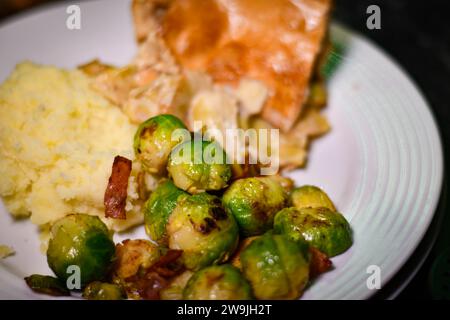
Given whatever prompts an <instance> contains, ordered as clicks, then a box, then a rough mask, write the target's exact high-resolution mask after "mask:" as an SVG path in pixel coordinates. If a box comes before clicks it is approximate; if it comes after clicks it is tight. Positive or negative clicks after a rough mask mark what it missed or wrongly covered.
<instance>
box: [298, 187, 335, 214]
mask: <svg viewBox="0 0 450 320" xmlns="http://www.w3.org/2000/svg"><path fill="white" fill-rule="evenodd" d="M289 202H290V204H291V205H292V206H294V207H296V208H298V209H301V208H320V207H324V208H328V209H330V210H331V211H336V208H335V207H334V204H333V202H332V201H331V200H330V198H329V197H328V195H327V194H326V193H325V192H324V191H323V190H322V189H320V188H318V187H315V186H302V187H299V188H295V189H294V190H292V192H291V194H290V196H289Z"/></svg>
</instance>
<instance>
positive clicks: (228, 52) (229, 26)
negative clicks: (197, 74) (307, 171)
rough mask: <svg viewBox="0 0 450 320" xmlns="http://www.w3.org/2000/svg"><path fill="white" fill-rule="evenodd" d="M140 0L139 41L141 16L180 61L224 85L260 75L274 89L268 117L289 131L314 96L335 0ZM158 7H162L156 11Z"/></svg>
mask: <svg viewBox="0 0 450 320" xmlns="http://www.w3.org/2000/svg"><path fill="white" fill-rule="evenodd" d="M136 2H140V3H143V2H146V3H147V5H146V6H147V11H145V12H146V14H147V15H146V14H145V13H143V12H141V13H139V14H138V13H136V12H135V23H136V24H137V27H136V32H137V37H138V39H140V40H143V39H144V38H143V37H142V34H143V33H144V32H143V31H142V30H145V24H144V23H143V22H142V21H144V20H145V21H146V23H147V27H148V24H149V22H148V21H149V20H151V21H152V23H155V24H156V25H157V29H158V30H159V32H160V34H161V36H162V37H163V38H164V40H165V42H166V44H167V45H168V47H169V48H170V50H171V52H172V54H173V55H174V57H175V59H176V60H177V62H178V63H179V64H180V65H181V66H182V67H184V68H187V69H191V70H195V71H202V72H207V73H209V74H210V75H211V76H212V78H213V79H214V80H215V82H218V83H225V84H231V85H238V83H239V81H240V80H241V79H242V78H243V77H246V78H251V79H256V80H260V81H262V82H263V83H264V84H265V85H266V86H267V87H268V88H269V97H268V99H267V102H266V104H265V106H264V108H263V110H262V117H263V118H264V119H265V120H266V121H268V122H270V123H271V124H272V125H273V126H275V127H278V128H281V129H282V130H284V131H288V130H289V129H291V128H292V126H293V125H294V123H295V121H296V120H297V118H298V116H299V114H300V112H301V109H302V105H303V104H304V102H305V100H306V98H307V96H308V87H309V82H310V79H311V75H312V73H313V70H314V66H315V62H316V58H317V56H318V54H319V52H320V50H321V47H322V43H323V40H324V38H325V36H326V32H327V27H328V19H329V11H330V7H331V2H332V1H331V0H271V1H267V0H171V1H170V0H165V1H164V0H147V1H145V0H140V1H138V0H135V3H136ZM161 2H164V6H163V5H161ZM157 5H159V8H164V9H162V11H161V10H160V11H159V13H158V15H156V13H155V12H156V11H155V9H154V8H155V7H157ZM133 6H136V4H133ZM141 6H142V4H141ZM149 8H153V9H149ZM164 10H166V12H165V13H163V11H164ZM152 12H153V13H152ZM149 16H152V18H149ZM142 17H145V18H142ZM141 18H142V19H141ZM141 20H142V21H141ZM147 30H148V29H147ZM139 31H140V32H139Z"/></svg>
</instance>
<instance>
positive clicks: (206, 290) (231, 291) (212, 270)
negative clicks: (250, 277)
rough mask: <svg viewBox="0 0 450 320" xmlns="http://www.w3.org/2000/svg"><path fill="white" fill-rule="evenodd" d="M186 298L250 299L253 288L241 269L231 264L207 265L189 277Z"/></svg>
mask: <svg viewBox="0 0 450 320" xmlns="http://www.w3.org/2000/svg"><path fill="white" fill-rule="evenodd" d="M183 299H186V300H250V299H252V289H251V287H250V284H249V283H248V281H247V280H246V279H245V278H244V277H243V276H242V274H241V272H240V271H239V269H237V268H235V267H233V266H232V265H229V264H223V265H220V266H210V267H206V268H204V269H202V270H200V271H197V272H196V273H195V274H194V275H193V276H192V277H191V279H189V281H188V283H187V285H186V287H185V288H184V291H183Z"/></svg>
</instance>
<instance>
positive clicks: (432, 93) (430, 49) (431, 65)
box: [0, 0, 450, 300]
mask: <svg viewBox="0 0 450 320" xmlns="http://www.w3.org/2000/svg"><path fill="white" fill-rule="evenodd" d="M61 1H62V0H0V24H1V23H2V22H4V20H5V19H7V18H9V17H13V16H14V15H16V14H19V13H21V12H25V11H27V10H30V9H31V8H34V7H37V6H39V5H43V4H48V3H51V2H53V3H54V2H61ZM85 1H89V0H85ZM267 1H270V0H267ZM65 2H67V3H76V2H74V1H70V0H68V1H65ZM369 5H378V6H379V7H380V9H381V29H374V30H369V29H368V28H367V26H366V21H367V18H368V16H369V14H367V13H366V10H367V7H368V6H369ZM449 9H450V3H449V1H446V0H427V1H408V0H384V1H376V0H358V1H355V0H336V1H335V9H334V15H333V17H334V19H335V20H336V21H339V22H341V23H343V24H345V25H347V26H349V27H351V28H352V29H353V30H355V31H358V32H360V33H362V34H364V35H365V36H366V37H368V38H370V39H372V40H373V41H374V42H375V43H377V44H378V45H379V46H381V47H382V48H383V49H384V50H385V51H387V52H388V53H389V54H390V55H391V56H393V57H394V58H395V60H396V61H397V62H398V63H399V64H400V65H401V66H402V67H403V68H404V69H405V70H407V72H408V73H409V74H410V75H411V76H412V78H413V79H414V80H415V81H416V83H417V84H418V86H419V87H420V89H421V90H422V92H423V93H424V95H425V96H426V98H427V99H428V101H429V103H430V105H431V107H432V111H433V113H434V115H435V118H436V120H437V122H438V124H439V127H440V132H441V138H442V141H443V143H444V155H445V164H446V165H445V167H446V168H447V170H446V173H445V178H444V188H443V192H442V194H441V201H440V205H439V208H438V210H437V212H436V216H435V219H434V221H433V223H432V225H431V227H430V229H429V231H428V233H427V234H426V236H425V237H424V239H423V240H422V243H421V245H420V246H419V247H418V248H417V250H416V253H415V254H414V255H413V256H412V257H411V259H410V260H409V261H408V263H407V264H406V265H405V266H404V267H403V268H402V270H401V271H400V272H399V273H398V274H397V276H396V277H394V278H393V279H392V280H391V281H390V282H389V283H388V285H387V286H385V287H384V288H383V289H382V290H380V291H379V292H378V293H377V294H376V295H375V296H374V299H387V298H392V297H396V298H397V299H448V300H450V213H449V209H448V206H447V198H448V189H447V181H449V179H448V178H449V173H448V168H449V164H450V163H449V142H450V19H449V18H448V16H447V13H448V12H450V11H449ZM2 45H4V44H2ZM0 50H1V49H0ZM406 283H409V284H407V285H405V284H406ZM400 290H401V293H400V294H398V292H399V291H400Z"/></svg>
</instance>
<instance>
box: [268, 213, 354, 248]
mask: <svg viewBox="0 0 450 320" xmlns="http://www.w3.org/2000/svg"><path fill="white" fill-rule="evenodd" d="M274 231H275V232H276V233H282V234H286V235H287V236H288V237H289V238H291V239H293V240H297V241H298V240H303V239H304V240H305V241H307V242H308V243H309V244H310V245H311V246H313V247H315V248H317V249H319V250H320V251H322V252H323V253H325V254H326V255H327V256H329V257H333V256H336V255H338V254H341V253H342V252H344V251H346V250H347V249H348V248H349V247H350V246H351V245H352V232H351V229H350V225H349V223H348V222H347V220H345V218H344V216H343V215H342V214H340V213H339V212H334V211H331V210H330V209H328V208H302V209H297V208H294V207H291V208H285V209H283V210H281V211H280V212H278V213H277V214H276V216H275V222H274Z"/></svg>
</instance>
